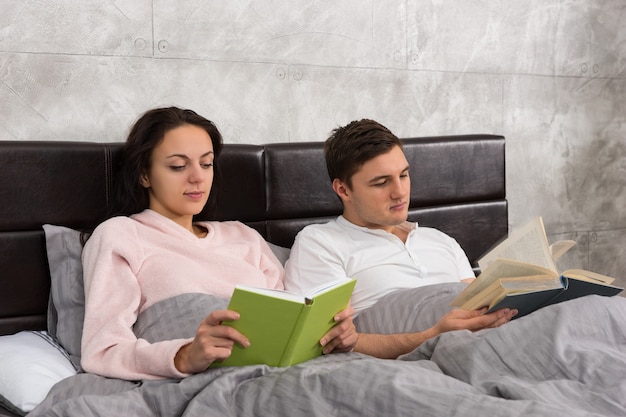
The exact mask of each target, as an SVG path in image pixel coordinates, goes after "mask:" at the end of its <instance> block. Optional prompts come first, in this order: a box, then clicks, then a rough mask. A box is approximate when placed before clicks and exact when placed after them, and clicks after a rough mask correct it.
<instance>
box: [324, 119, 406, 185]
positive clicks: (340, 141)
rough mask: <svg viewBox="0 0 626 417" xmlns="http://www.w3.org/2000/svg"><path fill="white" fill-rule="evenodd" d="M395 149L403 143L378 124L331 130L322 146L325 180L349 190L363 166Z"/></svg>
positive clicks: (371, 122) (361, 123)
mask: <svg viewBox="0 0 626 417" xmlns="http://www.w3.org/2000/svg"><path fill="white" fill-rule="evenodd" d="M394 146H399V147H400V148H402V142H400V139H398V137H397V136H396V135H394V134H393V133H391V131H390V130H389V129H387V128H386V127H385V126H383V125H381V124H380V123H378V122H376V121H374V120H370V119H362V120H355V121H353V122H350V123H348V124H347V125H346V126H344V127H339V128H337V129H335V130H333V132H332V134H331V136H330V137H329V138H328V139H327V140H326V142H325V143H324V158H325V159H326V169H327V170H328V176H329V177H330V180H331V181H334V180H335V178H337V179H339V180H341V181H342V182H344V183H346V184H347V185H348V187H352V176H353V175H354V174H355V173H356V172H357V171H358V170H359V169H360V168H361V167H362V166H363V164H365V163H366V162H367V161H369V160H370V159H373V158H375V157H377V156H378V155H382V154H384V153H387V152H389V151H390V150H391V149H392V148H393V147H394Z"/></svg>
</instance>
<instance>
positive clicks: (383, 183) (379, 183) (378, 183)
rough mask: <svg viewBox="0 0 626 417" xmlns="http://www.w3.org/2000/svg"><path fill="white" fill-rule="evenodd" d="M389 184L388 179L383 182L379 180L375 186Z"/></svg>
mask: <svg viewBox="0 0 626 417" xmlns="http://www.w3.org/2000/svg"><path fill="white" fill-rule="evenodd" d="M385 184H387V181H383V182H377V183H375V184H373V185H374V187H382V186H383V185H385Z"/></svg>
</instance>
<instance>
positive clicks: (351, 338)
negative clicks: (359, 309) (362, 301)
mask: <svg viewBox="0 0 626 417" xmlns="http://www.w3.org/2000/svg"><path fill="white" fill-rule="evenodd" d="M353 314H354V309H353V308H352V306H350V305H348V307H346V308H345V309H344V310H342V311H340V312H339V313H337V314H336V315H335V322H337V324H336V325H335V327H333V328H332V329H330V331H329V332H328V333H326V334H325V335H324V337H322V339H321V340H320V344H321V345H322V346H323V347H324V349H323V352H324V354H325V355H326V354H329V353H331V352H334V353H336V352H352V351H353V350H354V347H355V346H356V342H357V341H358V340H359V334H358V333H357V331H356V327H354V323H353V322H352V315H353Z"/></svg>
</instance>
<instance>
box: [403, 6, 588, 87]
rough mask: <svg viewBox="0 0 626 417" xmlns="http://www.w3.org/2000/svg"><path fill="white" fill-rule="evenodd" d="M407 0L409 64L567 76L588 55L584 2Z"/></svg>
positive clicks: (424, 66)
mask: <svg viewBox="0 0 626 417" xmlns="http://www.w3.org/2000/svg"><path fill="white" fill-rule="evenodd" d="M409 4H410V6H409V10H408V13H409V20H408V21H409V27H408V36H407V39H408V45H409V46H408V48H409V51H408V54H409V68H416V69H429V70H442V71H449V70H452V71H461V72H463V71H481V72H482V71H488V72H491V71H498V72H507V73H509V72H516V73H523V74H548V75H555V74H558V75H571V74H579V73H580V65H581V64H582V63H583V62H585V60H586V58H587V56H588V49H589V46H588V44H589V31H588V23H587V22H588V12H587V6H586V4H587V3H586V2H584V1H563V0H531V1H519V2H514V1H510V0H496V1H478V0H469V1H467V0H453V1H445V2H442V1H421V0H420V1H415V2H409Z"/></svg>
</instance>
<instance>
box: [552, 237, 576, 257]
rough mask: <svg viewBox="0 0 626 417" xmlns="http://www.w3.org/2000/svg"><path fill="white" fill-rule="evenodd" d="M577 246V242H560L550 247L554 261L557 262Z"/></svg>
mask: <svg viewBox="0 0 626 417" xmlns="http://www.w3.org/2000/svg"><path fill="white" fill-rule="evenodd" d="M574 246H576V241H575V240H559V241H557V242H554V243H553V244H551V245H550V254H552V260H553V261H554V262H556V261H557V260H558V259H559V258H560V257H561V256H563V255H564V254H565V252H567V251H568V250H570V249H571V248H573V247H574Z"/></svg>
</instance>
